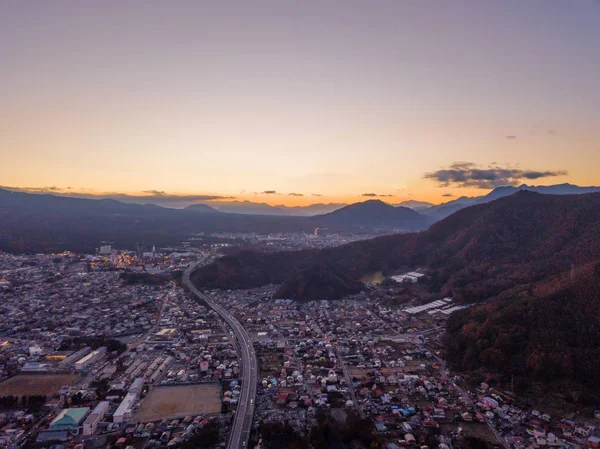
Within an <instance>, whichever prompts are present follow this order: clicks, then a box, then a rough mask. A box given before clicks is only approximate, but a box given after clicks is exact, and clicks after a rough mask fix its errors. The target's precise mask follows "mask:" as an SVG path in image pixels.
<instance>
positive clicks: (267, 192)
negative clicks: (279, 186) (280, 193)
mask: <svg viewBox="0 0 600 449" xmlns="http://www.w3.org/2000/svg"><path fill="white" fill-rule="evenodd" d="M276 193H277V191H275V190H265V191H263V192H261V194H262V195H275V194H276Z"/></svg>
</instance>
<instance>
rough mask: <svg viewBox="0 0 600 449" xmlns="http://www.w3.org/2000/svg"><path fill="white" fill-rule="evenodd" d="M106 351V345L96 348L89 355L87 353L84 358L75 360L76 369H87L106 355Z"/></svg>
mask: <svg viewBox="0 0 600 449" xmlns="http://www.w3.org/2000/svg"><path fill="white" fill-rule="evenodd" d="M105 352H106V347H104V346H103V347H101V348H98V349H96V350H95V351H93V352H90V353H89V354H88V355H86V356H85V357H83V358H82V359H80V360H78V361H76V362H75V369H76V370H83V369H86V368H87V367H88V366H90V365H91V364H92V363H94V362H97V361H98V360H100V359H101V358H102V357H104V353H105Z"/></svg>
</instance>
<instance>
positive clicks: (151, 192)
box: [142, 190, 166, 196]
mask: <svg viewBox="0 0 600 449" xmlns="http://www.w3.org/2000/svg"><path fill="white" fill-rule="evenodd" d="M142 193H147V194H148V195H154V196H165V195H166V193H165V191H164V190H144V191H142Z"/></svg>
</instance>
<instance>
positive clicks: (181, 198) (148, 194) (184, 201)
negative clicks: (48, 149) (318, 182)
mask: <svg viewBox="0 0 600 449" xmlns="http://www.w3.org/2000/svg"><path fill="white" fill-rule="evenodd" d="M0 189H5V190H10V191H12V192H22V193H32V194H48V193H50V194H53V195H57V196H66V197H71V198H86V199H95V200H97V199H113V200H117V201H122V202H124V203H135V204H148V203H151V204H156V205H158V206H165V207H175V208H177V207H185V206H188V205H190V204H194V203H198V202H203V201H207V202H210V201H215V200H233V199H235V197H234V196H225V195H178V194H175V193H172V194H171V193H166V192H164V191H162V190H144V191H143V192H142V193H143V195H129V194H126V193H119V192H93V191H89V190H87V191H84V189H80V190H74V189H73V188H72V187H66V188H60V187H56V186H50V187H7V186H0Z"/></svg>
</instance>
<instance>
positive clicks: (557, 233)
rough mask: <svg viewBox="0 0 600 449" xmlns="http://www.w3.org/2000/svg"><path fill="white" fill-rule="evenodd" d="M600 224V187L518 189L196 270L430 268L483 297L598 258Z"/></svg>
mask: <svg viewBox="0 0 600 449" xmlns="http://www.w3.org/2000/svg"><path fill="white" fill-rule="evenodd" d="M338 212H340V211H338ZM599 223H600V193H593V194H582V195H576V196H570V195H542V194H537V193H533V192H529V191H519V192H517V193H516V194H514V195H511V196H509V197H504V198H500V199H498V200H495V201H492V202H489V203H483V204H479V205H475V206H471V207H467V208H464V209H463V210H460V211H458V212H456V213H454V214H453V215H451V216H450V217H447V218H446V219H444V220H442V221H440V222H438V223H435V224H434V225H432V226H431V227H430V228H429V229H428V230H426V231H424V232H419V233H410V234H396V235H389V236H383V237H378V238H375V239H372V240H366V241H361V242H354V243H350V244H347V245H343V246H339V247H335V248H326V249H323V250H318V251H317V250H304V251H295V252H290V253H269V254H260V253H254V252H244V253H241V254H232V255H228V256H225V257H223V258H221V259H218V260H216V261H215V262H214V263H213V264H211V265H208V266H205V267H202V268H200V269H198V270H197V271H196V272H195V273H194V277H195V281H196V282H197V283H198V285H199V286H203V287H211V288H212V287H215V288H250V287H257V286H260V285H263V284H267V283H276V284H280V283H283V282H285V281H286V280H288V279H290V278H291V277H292V276H293V275H294V273H296V272H297V270H298V269H300V268H302V269H304V268H307V267H311V266H314V265H317V266H325V267H332V268H333V267H335V270H342V271H343V272H344V273H346V274H347V275H348V276H350V277H351V278H352V279H355V280H359V279H361V278H362V277H363V276H365V275H368V274H371V273H374V272H378V271H381V272H383V273H384V274H390V273H393V272H395V271H397V270H402V269H407V270H408V269H414V268H416V267H428V268H429V269H430V271H429V273H430V282H431V285H432V287H433V288H434V289H435V290H438V291H440V293H441V294H448V295H452V296H454V297H455V298H456V299H457V300H458V301H464V302H477V301H482V300H486V299H489V298H492V297H503V296H510V295H515V294H517V295H518V294H521V293H522V292H523V291H525V292H526V291H527V289H528V288H529V287H530V286H531V285H533V284H537V283H539V282H541V281H545V280H548V279H551V278H552V277H553V276H555V275H558V274H560V273H564V272H568V271H569V270H570V268H571V265H572V264H575V265H577V266H579V265H582V264H585V263H590V262H593V261H595V260H597V258H598V254H600V226H599ZM305 281H306V283H308V280H305ZM345 293H346V292H344V291H340V292H339V296H343V295H344V294H345ZM293 297H294V295H292V298H293ZM303 299H306V298H303ZM317 299H318V298H317Z"/></svg>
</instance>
